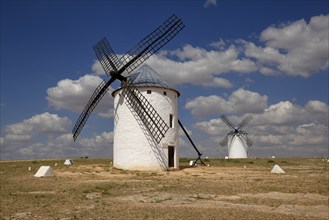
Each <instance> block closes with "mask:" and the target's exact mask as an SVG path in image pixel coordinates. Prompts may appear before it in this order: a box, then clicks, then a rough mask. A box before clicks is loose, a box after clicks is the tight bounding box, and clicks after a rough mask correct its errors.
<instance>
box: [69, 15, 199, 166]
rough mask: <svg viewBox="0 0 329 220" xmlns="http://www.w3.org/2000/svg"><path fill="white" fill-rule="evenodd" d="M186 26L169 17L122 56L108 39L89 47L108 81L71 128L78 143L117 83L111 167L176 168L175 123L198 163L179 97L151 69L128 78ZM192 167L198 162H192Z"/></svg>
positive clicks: (104, 82) (176, 130)
mask: <svg viewBox="0 0 329 220" xmlns="http://www.w3.org/2000/svg"><path fill="white" fill-rule="evenodd" d="M183 28H184V24H183V23H182V21H181V19H179V18H178V17H177V16H175V15H172V16H171V17H169V18H168V19H167V20H166V21H165V22H164V23H163V24H162V25H161V26H159V27H158V28H157V29H155V30H154V31H153V32H152V33H151V34H149V35H148V36H146V37H145V38H143V39H142V40H141V41H140V42H139V43H138V44H137V45H136V46H134V47H133V48H131V49H130V50H129V51H128V52H127V53H125V54H124V55H123V56H121V57H120V58H119V57H118V56H117V55H116V53H115V52H114V51H113V49H112V47H111V46H110V44H109V42H108V41H107V39H106V38H103V39H101V40H100V41H99V42H98V43H97V44H96V45H95V46H94V47H93V48H94V50H95V52H96V56H97V58H98V60H99V62H100V63H101V65H102V67H103V69H104V71H105V73H106V74H107V75H108V76H109V77H110V78H109V79H108V80H107V81H103V82H101V83H100V84H99V86H98V87H97V88H96V89H95V91H94V93H93V94H92V96H91V97H90V99H89V102H88V103H87V105H86V107H85V108H84V110H83V111H82V113H81V114H80V116H79V118H78V120H77V122H76V124H75V126H74V128H73V130H72V133H73V139H74V140H76V139H77V138H78V136H79V134H80V132H81V130H82V128H83V127H84V125H85V124H86V122H87V119H88V117H89V116H90V114H91V113H92V111H93V110H94V109H95V107H96V106H97V104H98V103H99V101H100V100H101V99H102V97H103V96H104V95H105V94H106V92H107V91H108V89H109V86H110V85H111V84H112V83H113V82H114V81H116V80H120V81H121V87H120V88H119V89H117V90H115V91H114V92H113V93H112V95H113V96H114V104H115V106H114V108H115V114H114V118H115V122H114V138H113V140H114V141H113V142H114V143H113V166H114V167H116V168H121V169H128V170H168V169H171V168H178V167H179V157H178V125H179V126H181V127H182V129H183V131H184V132H185V134H186V136H187V137H188V138H189V140H190V142H191V144H192V146H193V147H194V148H195V150H196V151H197V153H198V159H197V160H196V161H198V160H200V161H201V163H203V161H202V160H201V155H202V154H201V153H200V152H199V151H198V149H197V148H196V147H195V145H194V143H193V142H192V140H191V138H190V137H189V135H188V134H187V132H186V130H185V129H184V127H183V125H182V123H181V122H180V121H179V120H178V113H177V112H178V110H177V98H178V96H179V93H178V92H177V91H176V90H174V89H171V88H169V87H168V85H167V83H165V82H164V81H163V80H161V79H160V77H159V75H158V74H157V73H156V72H155V71H154V70H153V69H151V68H150V67H149V66H143V67H142V68H141V69H139V71H137V72H136V73H134V74H131V75H130V73H132V72H133V71H134V70H135V69H136V68H137V67H138V66H140V65H141V64H142V63H143V62H144V61H145V60H146V59H147V58H149V57H150V56H151V55H152V54H154V53H156V52H157V51H158V50H159V49H160V48H162V47H163V46H164V45H165V44H167V43H168V42H169V41H170V40H171V39H172V38H173V37H175V36H176V35H177V34H178V33H179V32H180V31H181V30H182V29H183ZM195 163H196V162H195ZM203 164H204V163H203Z"/></svg>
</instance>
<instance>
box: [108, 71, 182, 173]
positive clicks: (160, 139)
mask: <svg viewBox="0 0 329 220" xmlns="http://www.w3.org/2000/svg"><path fill="white" fill-rule="evenodd" d="M128 82H129V85H130V87H131V88H134V89H133V91H134V93H129V92H127V91H128V90H127V89H126V88H125V87H120V88H119V89H117V90H115V91H113V92H112V95H113V97H114V108H115V109H114V111H115V112H114V137H113V166H114V167H116V168H120V169H127V170H168V169H171V168H179V157H178V137H179V136H178V101H177V100H178V96H179V95H180V94H179V92H178V91H176V90H174V89H171V88H170V87H169V86H168V84H167V83H166V82H165V81H163V80H162V79H161V78H160V76H159V74H158V73H156V72H155V71H154V70H153V69H152V68H151V67H149V66H148V65H144V66H142V67H141V68H140V69H139V70H138V71H137V72H136V73H134V74H132V75H131V76H130V77H128ZM133 94H136V97H137V99H136V97H133ZM141 107H142V108H141ZM144 114H149V115H150V117H145V118H143V117H144V116H143V115H144ZM161 119H163V120H161ZM151 120H153V122H152V121H151ZM160 124H162V125H160ZM161 126H162V127H161ZM161 132H163V133H164V136H162V134H161Z"/></svg>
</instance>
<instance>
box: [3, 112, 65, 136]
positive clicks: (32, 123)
mask: <svg viewBox="0 0 329 220" xmlns="http://www.w3.org/2000/svg"><path fill="white" fill-rule="evenodd" d="M69 127H71V120H70V119H68V118H67V117H64V118H61V117H59V116H58V115H56V114H50V113H48V112H45V113H42V114H40V115H35V116H33V117H31V118H29V119H26V120H24V121H22V122H19V123H15V124H11V125H7V126H6V133H8V134H10V135H12V137H14V136H15V135H22V136H23V137H24V136H25V137H27V136H29V135H36V134H41V133H43V134H48V133H63V132H66V131H67V129H68V128H69ZM25 139H27V138H25Z"/></svg>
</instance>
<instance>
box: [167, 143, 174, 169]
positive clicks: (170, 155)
mask: <svg viewBox="0 0 329 220" xmlns="http://www.w3.org/2000/svg"><path fill="white" fill-rule="evenodd" d="M168 166H169V167H175V147H173V146H168Z"/></svg>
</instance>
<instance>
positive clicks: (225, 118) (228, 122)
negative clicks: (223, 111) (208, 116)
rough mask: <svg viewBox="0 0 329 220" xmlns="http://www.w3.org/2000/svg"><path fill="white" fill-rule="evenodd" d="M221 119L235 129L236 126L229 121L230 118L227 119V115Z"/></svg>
mask: <svg viewBox="0 0 329 220" xmlns="http://www.w3.org/2000/svg"><path fill="white" fill-rule="evenodd" d="M221 118H222V120H223V121H224V122H225V124H226V125H227V126H228V127H230V128H232V129H235V126H234V124H233V123H232V122H231V121H230V120H229V119H228V117H226V115H222V116H221Z"/></svg>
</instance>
